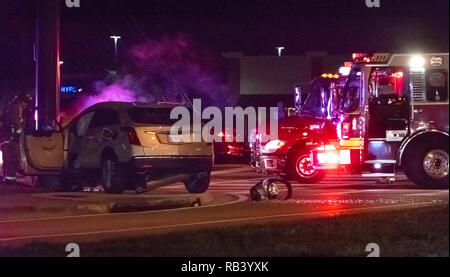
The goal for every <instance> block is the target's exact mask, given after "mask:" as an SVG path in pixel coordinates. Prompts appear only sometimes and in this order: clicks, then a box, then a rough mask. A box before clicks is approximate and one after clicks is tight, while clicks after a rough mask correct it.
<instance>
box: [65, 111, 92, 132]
mask: <svg viewBox="0 0 450 277" xmlns="http://www.w3.org/2000/svg"><path fill="white" fill-rule="evenodd" d="M93 116H94V112H90V113H87V114H85V115H83V116H82V117H81V118H80V119H79V120H78V122H77V123H75V124H73V126H72V129H71V131H76V135H77V136H78V137H82V136H84V134H85V133H86V131H87V129H88V127H89V125H90V123H91V121H92V117H93Z"/></svg>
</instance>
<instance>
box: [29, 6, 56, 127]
mask: <svg viewBox="0 0 450 277" xmlns="http://www.w3.org/2000/svg"><path fill="white" fill-rule="evenodd" d="M59 2H60V0H36V44H35V61H36V85H35V86H36V87H35V103H36V104H35V105H36V108H37V109H38V112H37V123H38V124H37V126H36V127H37V129H38V131H39V130H43V129H44V128H45V127H47V126H52V125H53V123H54V121H55V120H57V118H58V113H59V101H60V99H59V98H60V68H59V67H60V64H59V46H60V45H59V28H60V23H59V22H60V21H59V19H60V18H59Z"/></svg>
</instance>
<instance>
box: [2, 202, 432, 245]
mask: <svg viewBox="0 0 450 277" xmlns="http://www.w3.org/2000/svg"><path fill="white" fill-rule="evenodd" d="M433 205H435V203H432V202H425V203H414V204H404V205H390V206H378V207H364V208H353V209H341V210H328V211H320V212H306V213H293V214H278V215H269V216H257V217H246V218H234V219H224V220H210V221H203V222H193V223H183V224H169V225H162V226H152V227H140V228H125V229H116V230H103V231H91V232H76V233H66V234H47V235H34V236H20V237H11V238H3V239H0V242H11V241H18V240H32V239H45V238H58V237H71V236H86V235H101V234H114V233H125V232H136V231H150V230H159V229H170V228H172V229H173V228H180V227H194V226H202V225H214V224H224V223H234V222H248V221H258V220H265V219H280V218H289V217H297V216H314V215H324V214H330V213H351V212H364V211H378V210H383V209H386V210H389V209H391V210H392V209H395V208H408V207H426V206H433Z"/></svg>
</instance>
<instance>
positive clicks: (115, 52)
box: [111, 36, 122, 69]
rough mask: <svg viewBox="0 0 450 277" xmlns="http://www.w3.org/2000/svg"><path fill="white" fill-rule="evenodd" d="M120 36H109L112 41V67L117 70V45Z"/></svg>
mask: <svg viewBox="0 0 450 277" xmlns="http://www.w3.org/2000/svg"><path fill="white" fill-rule="evenodd" d="M121 38H122V37H121V36H111V39H113V40H114V66H115V67H116V69H117V43H118V41H119V39H121Z"/></svg>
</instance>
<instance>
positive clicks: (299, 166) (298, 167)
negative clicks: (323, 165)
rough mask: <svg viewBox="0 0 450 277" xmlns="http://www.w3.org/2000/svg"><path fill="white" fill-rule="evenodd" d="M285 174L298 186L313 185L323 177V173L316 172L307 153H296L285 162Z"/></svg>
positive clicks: (321, 171)
mask: <svg viewBox="0 0 450 277" xmlns="http://www.w3.org/2000/svg"><path fill="white" fill-rule="evenodd" d="M287 174H288V176H289V177H290V178H292V179H295V180H297V182H299V183H300V184H314V183H318V182H320V181H321V180H322V179H323V178H324V177H325V171H323V170H316V169H314V168H313V166H312V163H311V156H310V153H309V152H305V151H297V152H295V153H293V154H291V155H290V157H289V158H288V161H287Z"/></svg>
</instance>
